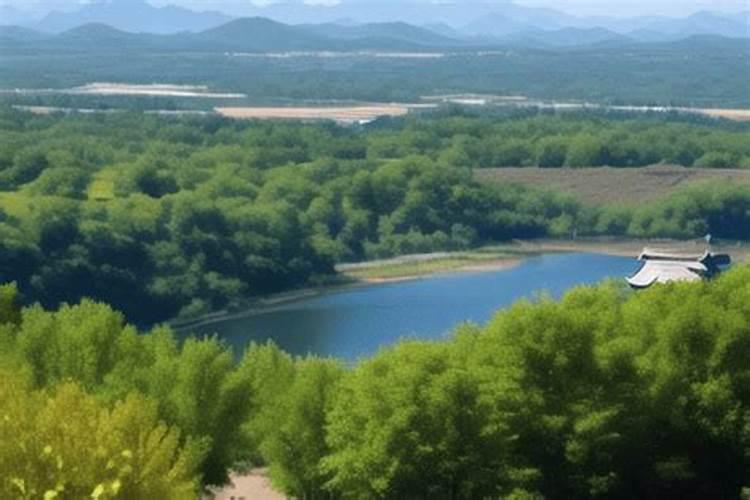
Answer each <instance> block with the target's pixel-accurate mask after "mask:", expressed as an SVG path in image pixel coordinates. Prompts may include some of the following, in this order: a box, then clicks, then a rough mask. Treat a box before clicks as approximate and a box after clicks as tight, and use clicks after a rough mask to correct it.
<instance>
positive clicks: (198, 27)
mask: <svg viewBox="0 0 750 500" xmlns="http://www.w3.org/2000/svg"><path fill="white" fill-rule="evenodd" d="M231 19H232V18H231V17H230V16H228V15H226V14H222V13H220V12H195V11H192V10H190V9H185V8H183V7H176V6H172V5H170V6H166V7H154V6H152V5H151V4H149V3H148V2H146V0H111V1H108V2H94V3H90V4H86V5H84V6H83V7H81V8H80V9H78V10H75V11H73V12H60V11H52V12H50V13H48V14H47V15H46V16H44V18H42V20H41V21H39V22H38V23H36V24H35V25H34V27H35V28H37V29H39V30H42V31H49V32H53V33H58V32H62V31H67V30H70V29H73V28H76V27H78V26H81V25H83V24H88V23H101V24H108V25H110V26H112V27H114V28H117V29H119V30H123V31H130V32H135V33H139V32H140V33H159V34H167V33H176V32H181V31H203V30H206V29H209V28H212V27H214V26H219V25H221V24H224V23H226V22H228V21H230V20H231Z"/></svg>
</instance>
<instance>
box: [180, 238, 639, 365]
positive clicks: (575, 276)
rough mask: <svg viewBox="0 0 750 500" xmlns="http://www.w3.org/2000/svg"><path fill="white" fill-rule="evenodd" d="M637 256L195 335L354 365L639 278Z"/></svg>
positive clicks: (379, 291)
mask: <svg viewBox="0 0 750 500" xmlns="http://www.w3.org/2000/svg"><path fill="white" fill-rule="evenodd" d="M637 267H638V262H637V261H636V260H635V259H633V258H625V257H613V256H609V255H599V254H585V253H576V254H550V255H543V256H540V257H534V258H530V259H528V260H526V261H524V262H523V263H522V264H521V265H519V266H518V267H515V268H512V269H506V270H501V271H487V272H476V273H453V274H442V275H436V276H432V277H429V278H425V279H420V280H415V281H405V282H400V283H390V284H384V285H372V286H367V287H361V288H353V289H344V290H341V291H336V292H331V293H326V294H323V295H319V296H316V297H313V298H309V299H302V300H299V301H295V302H290V303H286V304H283V305H280V306H278V307H274V308H270V309H267V310H263V311H260V312H257V313H254V314H252V315H247V316H244V317H241V318H234V319H228V320H224V321H220V322H216V323H212V324H209V325H204V326H201V327H198V328H197V329H194V330H196V331H197V333H199V334H212V333H218V334H219V336H221V337H222V338H223V339H225V340H226V341H227V342H228V343H230V344H231V345H232V346H233V347H234V348H235V352H242V350H243V349H244V348H245V346H247V345H248V344H249V343H250V342H253V341H255V342H264V341H266V340H267V339H272V340H273V341H274V342H276V343H277V344H278V345H279V346H280V347H282V348H283V349H284V350H286V351H288V352H290V353H292V354H299V355H304V354H308V353H311V354H317V355H322V356H335V357H338V358H342V359H345V360H349V361H353V360H356V359H357V358H359V357H363V356H367V355H371V354H373V353H375V352H376V351H377V350H378V349H379V348H380V347H382V346H385V345H389V344H392V343H394V342H396V341H397V340H399V339H400V338H405V337H406V338H418V339H442V338H445V337H446V336H447V335H449V334H450V331H451V330H452V329H453V328H454V327H455V326H456V325H458V324H460V323H462V322H465V321H472V322H475V323H484V322H486V321H488V320H489V319H490V318H491V317H492V316H493V314H494V313H495V312H496V311H497V310H498V309H501V308H503V307H505V306H508V305H510V304H512V303H513V302H515V301H516V300H518V299H520V298H523V297H530V298H533V297H534V296H535V295H536V294H538V293H540V292H547V293H549V294H551V295H552V296H554V297H559V296H560V295H561V294H562V293H563V292H565V291H566V290H568V289H569V288H571V287H574V286H576V285H581V284H590V283H596V282H598V281H601V280H603V279H605V278H618V279H619V278H623V277H625V276H626V275H629V274H631V273H633V272H634V271H635V270H636V269H637Z"/></svg>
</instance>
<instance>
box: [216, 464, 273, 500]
mask: <svg viewBox="0 0 750 500" xmlns="http://www.w3.org/2000/svg"><path fill="white" fill-rule="evenodd" d="M230 479H231V481H232V484H231V485H230V486H226V487H224V488H222V489H219V490H216V491H213V492H211V493H210V494H209V495H206V496H205V497H204V500H284V499H285V498H286V496H284V495H282V494H281V493H279V492H278V491H276V490H274V489H273V488H272V487H271V481H269V479H268V476H267V471H266V470H265V469H254V470H252V471H250V472H249V473H247V474H244V475H238V474H233V475H232V476H231V478H230Z"/></svg>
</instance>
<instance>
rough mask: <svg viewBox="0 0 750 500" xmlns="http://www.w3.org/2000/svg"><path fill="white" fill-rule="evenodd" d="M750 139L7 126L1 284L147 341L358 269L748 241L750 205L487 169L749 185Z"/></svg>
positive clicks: (569, 118) (749, 198)
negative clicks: (493, 177)
mask: <svg viewBox="0 0 750 500" xmlns="http://www.w3.org/2000/svg"><path fill="white" fill-rule="evenodd" d="M747 139H748V128H747V126H743V125H732V124H721V123H713V122H707V121H706V122H705V123H690V122H687V121H685V120H684V119H682V118H680V117H675V118H674V120H666V119H664V118H651V119H649V118H641V119H637V120H634V119H628V118H625V117H622V116H619V117H618V116H614V117H606V116H596V115H566V116H555V115H548V114H533V113H532V114H528V113H526V114H522V115H519V116H513V115H505V116H491V117H482V116H473V115H465V114H462V113H460V112H458V113H447V114H445V113H444V114H438V115H436V116H435V117H432V118H429V117H421V118H420V119H406V120H386V121H383V122H376V123H374V124H372V125H370V126H366V127H351V128H344V127H338V126H335V125H333V124H318V125H312V124H307V125H305V124H294V123H268V122H265V123H262V122H255V123H252V122H248V123H241V122H233V121H229V120H223V119H219V118H216V117H201V118H179V119H172V118H160V117H155V116H149V115H143V114H139V113H132V114H124V113H123V114H116V115H96V116H84V115H80V116H79V115H72V116H34V115H31V114H26V113H21V112H17V111H14V110H10V109H5V110H3V111H2V112H1V113H0V140H1V141H2V143H3V148H2V150H0V278H2V279H3V280H5V281H15V282H17V284H18V286H19V289H20V290H21V293H22V296H23V297H24V299H25V301H26V302H27V303H33V302H37V301H39V302H41V303H42V304H43V305H44V306H46V307H57V305H59V304H60V303H62V302H68V303H75V302H77V301H79V300H80V299H81V298H83V297H92V298H95V299H97V300H102V301H105V302H107V303H110V304H112V305H113V306H114V307H115V308H117V309H118V310H120V311H123V312H124V313H125V315H126V317H127V318H128V319H129V320H130V321H134V322H136V323H137V324H140V325H147V324H152V323H154V322H158V321H164V320H167V319H169V318H172V317H175V316H178V315H179V316H182V317H191V316H196V315H200V314H203V313H206V312H209V311H213V310H220V309H222V308H226V307H228V306H231V305H232V304H235V303H237V302H238V301H240V300H241V299H243V298H247V297H251V296H254V295H260V294H267V293H271V292H278V291H282V290H286V289H289V288H293V287H298V286H302V285H305V284H310V283H316V282H319V281H320V280H328V279H330V277H331V276H332V274H333V272H334V265H335V264H336V263H338V262H343V261H357V260H362V259H369V258H377V257H387V256H392V255H398V254H406V253H417V252H429V251H434V250H457V249H465V248H470V247H474V246H477V245H481V244H484V243H488V242H496V241H506V240H509V239H513V238H522V239H529V238H536V237H544V236H552V237H570V236H572V235H575V234H577V235H600V234H602V235H625V236H638V237H647V236H669V237H677V238H692V237H699V236H703V235H704V234H705V233H706V232H708V231H710V232H712V233H713V234H714V235H716V236H717V237H720V238H732V239H748V238H750V233H748V231H749V229H748V228H750V220H749V219H750V215H749V214H750V211H749V210H748V207H750V189H748V188H747V187H743V186H741V185H738V186H735V185H725V184H715V185H710V184H709V185H704V186H693V187H691V188H690V189H688V190H685V191H681V192H677V193H675V194H674V195H673V196H672V197H670V198H667V199H664V200H661V201H658V202H655V203H653V204H648V205H642V206H637V207H618V206H603V207H591V206H586V205H583V204H581V203H579V202H578V201H577V200H575V199H574V198H572V197H571V196H569V195H565V194H560V193H554V192H548V191H545V190H543V189H529V188H523V187H519V186H515V185H500V186H496V185H487V184H482V183H479V182H477V181H476V180H475V179H474V177H473V175H472V168H474V167H486V166H504V165H542V166H545V167H550V168H553V167H563V166H566V167H578V166H589V165H590V166H595V165H602V164H609V165H618V166H623V167H625V166H630V167H633V166H638V165H647V164H651V163H657V162H670V163H677V164H682V165H685V166H692V167H693V168H701V167H706V168H710V167H715V166H717V167H742V166H747V165H748V164H749V162H750V141H748V140H747Z"/></svg>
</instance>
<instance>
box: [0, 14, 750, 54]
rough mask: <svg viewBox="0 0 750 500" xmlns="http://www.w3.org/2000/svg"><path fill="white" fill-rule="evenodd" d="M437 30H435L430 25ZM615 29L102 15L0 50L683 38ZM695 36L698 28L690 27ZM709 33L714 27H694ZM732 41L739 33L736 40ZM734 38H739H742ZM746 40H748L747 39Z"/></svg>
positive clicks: (25, 31) (429, 46) (3, 42)
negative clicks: (179, 28) (151, 26)
mask: <svg viewBox="0 0 750 500" xmlns="http://www.w3.org/2000/svg"><path fill="white" fill-rule="evenodd" d="M437 31H441V32H440V33H438V32H437ZM634 34H635V32H632V33H631V34H630V35H622V34H619V33H616V32H614V31H612V30H608V29H605V28H573V27H564V28H559V29H553V30H543V29H539V28H527V29H525V30H523V31H518V32H514V33H509V34H505V35H496V36H488V35H461V34H460V33H456V32H454V31H452V30H450V29H449V28H439V27H438V28H436V29H427V28H423V27H418V26H413V25H410V24H406V23H400V22H399V23H369V24H362V25H354V26H342V25H340V24H334V23H325V24H310V25H295V26H293V25H288V24H283V23H279V22H277V21H273V20H270V19H266V18H259V17H255V18H243V19H235V20H232V21H229V22H227V23H224V24H222V25H220V26H217V27H213V28H210V29H207V30H203V31H200V32H197V33H193V32H188V31H185V32H181V33H176V34H154V33H132V32H128V31H124V30H119V29H117V28H114V27H112V26H109V25H106V24H102V23H88V24H84V25H82V26H78V27H75V28H73V29H70V30H67V31H64V32H62V33H57V34H51V33H44V32H41V31H36V30H32V29H29V28H23V27H19V26H0V47H2V48H3V49H4V50H5V51H8V52H11V51H19V50H20V51H36V50H41V51H52V52H66V51H74V52H94V51H99V52H100V51H104V50H113V51H121V52H133V51H146V50H147V51H162V52H169V51H196V52H288V51H361V50H379V51H443V50H469V49H471V50H485V49H492V48H539V49H561V48H573V47H589V46H600V47H608V46H613V47H614V46H628V45H634V44H639V43H645V42H665V41H677V40H681V39H686V38H688V37H687V36H686V35H684V32H683V31H672V32H669V33H667V32H665V31H664V30H661V31H648V30H645V29H644V30H643V31H641V32H639V33H638V36H635V35H634ZM692 36H698V35H692ZM701 36H713V37H716V38H726V37H717V36H716V35H701ZM738 41H739V40H738ZM744 43H745V42H744V41H741V42H740V44H744ZM748 48H750V43H748Z"/></svg>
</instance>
